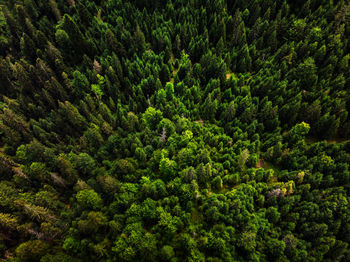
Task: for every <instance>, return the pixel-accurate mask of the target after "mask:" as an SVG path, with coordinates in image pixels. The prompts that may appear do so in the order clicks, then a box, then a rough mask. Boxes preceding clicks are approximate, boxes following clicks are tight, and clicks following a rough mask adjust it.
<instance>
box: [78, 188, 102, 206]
mask: <svg viewBox="0 0 350 262" xmlns="http://www.w3.org/2000/svg"><path fill="white" fill-rule="evenodd" d="M76 198H77V201H78V204H79V205H80V206H81V207H83V208H87V209H99V208H100V207H101V206H102V199H101V197H100V196H99V195H98V194H97V193H96V192H95V191H94V190H88V189H84V190H82V191H79V192H78V193H77V196H76Z"/></svg>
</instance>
